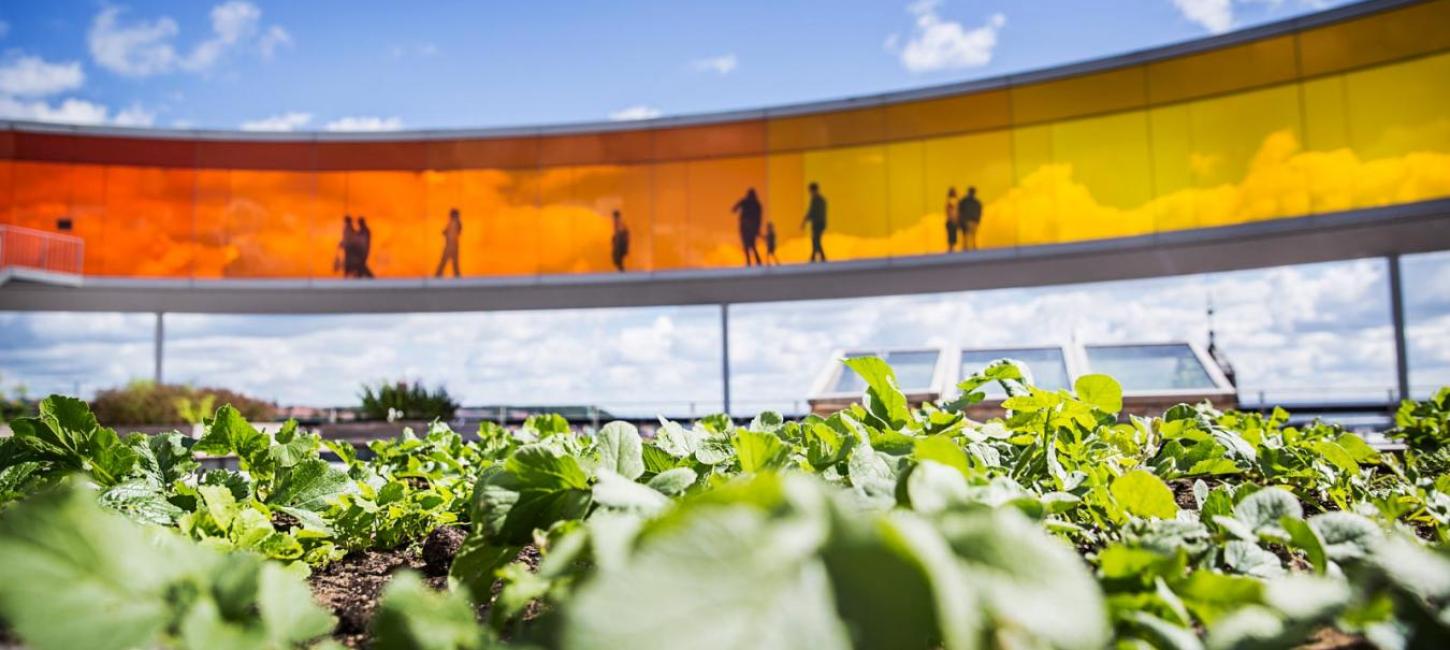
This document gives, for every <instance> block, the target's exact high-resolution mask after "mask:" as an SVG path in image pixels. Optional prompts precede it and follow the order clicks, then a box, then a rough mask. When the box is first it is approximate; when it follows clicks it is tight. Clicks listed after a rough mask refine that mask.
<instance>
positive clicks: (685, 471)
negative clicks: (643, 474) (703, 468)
mask: <svg viewBox="0 0 1450 650" xmlns="http://www.w3.org/2000/svg"><path fill="white" fill-rule="evenodd" d="M698 478H699V476H698V475H697V474H695V470H693V469H690V468H688V467H676V468H674V469H671V470H666V471H664V472H660V473H659V474H656V475H655V476H654V478H651V479H650V480H649V482H647V483H646V485H648V486H650V487H652V488H654V489H656V490H659V491H660V492H661V493H663V494H667V495H669V496H676V495H679V494H683V493H684V492H685V490H687V489H689V488H690V486H691V485H694V484H695V481H696V479H698Z"/></svg>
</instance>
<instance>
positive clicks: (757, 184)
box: [685, 156, 789, 268]
mask: <svg viewBox="0 0 1450 650" xmlns="http://www.w3.org/2000/svg"><path fill="white" fill-rule="evenodd" d="M687 177H688V180H689V185H688V188H687V196H688V199H687V201H688V205H687V208H688V210H689V227H688V229H687V230H686V232H687V233H688V236H687V239H686V241H685V246H686V248H687V249H688V250H689V251H690V253H689V255H690V258H691V261H692V266H700V267H707V268H709V267H729V266H738V265H743V264H744V263H745V253H744V248H743V245H742V236H741V224H740V216H739V214H738V213H737V212H735V211H734V210H733V207H734V206H735V204H736V203H737V202H739V201H740V200H741V199H742V198H744V196H745V193H746V191H747V190H749V189H752V188H753V189H754V190H755V193H756V196H757V197H758V199H759V201H760V203H761V205H762V207H765V206H768V205H769V204H770V203H769V200H770V197H769V195H768V194H766V168H765V158H764V157H761V156H751V157H746V158H717V159H714V160H700V161H695V162H691V163H689V164H688V170H687ZM762 212H763V221H762V223H761V224H760V230H759V231H758V232H759V233H761V234H763V233H764V231H765V222H768V221H771V220H775V222H776V224H775V227H776V228H777V229H780V228H781V227H782V226H783V225H784V223H785V222H784V221H782V220H783V219H788V218H789V216H788V215H778V214H776V215H773V214H771V213H769V212H764V210H762ZM756 251H757V252H759V253H761V254H762V255H764V252H765V242H764V240H757V241H756ZM782 257H784V256H782ZM762 261H763V260H762Z"/></svg>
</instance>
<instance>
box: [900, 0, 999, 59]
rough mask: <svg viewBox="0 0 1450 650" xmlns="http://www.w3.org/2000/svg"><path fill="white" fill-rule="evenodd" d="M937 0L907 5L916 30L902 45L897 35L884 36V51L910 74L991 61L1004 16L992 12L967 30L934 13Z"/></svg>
mask: <svg viewBox="0 0 1450 650" xmlns="http://www.w3.org/2000/svg"><path fill="white" fill-rule="evenodd" d="M940 6H941V0H917V1H916V2H913V3H912V4H911V5H909V6H908V7H907V11H908V12H910V13H911V14H912V15H914V16H916V29H915V30H914V31H913V32H912V33H911V35H910V37H909V38H908V39H907V41H906V43H905V45H902V44H901V36H900V35H899V34H891V35H890V36H888V37H887V39H886V46H885V47H886V51H887V52H890V53H892V54H895V55H896V56H897V57H898V58H899V59H900V60H901V65H902V66H904V67H905V68H906V69H907V70H908V71H910V72H912V73H922V72H932V71H935V70H949V69H958V68H975V67H980V66H984V65H987V64H988V63H991V61H992V51H993V50H994V49H996V47H997V33H998V32H1000V31H1001V30H1002V28H1003V27H1004V26H1005V25H1006V24H1007V17H1006V16H1005V15H1003V14H1002V13H1000V12H999V13H994V14H992V15H991V16H990V17H988V18H987V21H986V22H985V23H983V24H982V25H980V26H978V27H975V28H972V29H967V28H965V27H963V26H962V24H961V23H959V22H956V21H951V20H946V19H944V18H942V17H941V15H940V14H939V13H937V9H938V8H940Z"/></svg>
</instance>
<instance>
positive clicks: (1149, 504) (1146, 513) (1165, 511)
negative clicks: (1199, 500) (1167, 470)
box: [1110, 469, 1178, 519]
mask: <svg viewBox="0 0 1450 650" xmlns="http://www.w3.org/2000/svg"><path fill="white" fill-rule="evenodd" d="M1110 490H1111V492H1112V493H1113V498H1114V499H1116V500H1117V501H1118V505H1120V506H1122V507H1123V509H1124V510H1127V511H1128V512H1129V513H1132V514H1133V515H1136V516H1139V517H1158V518H1161V519H1172V518H1173V517H1176V516H1177V515H1178V504H1177V503H1176V502H1175V501H1174V500H1173V490H1172V489H1171V488H1169V487H1168V484H1166V483H1164V482H1163V479H1160V478H1158V477H1157V476H1154V475H1153V474H1152V473H1151V472H1148V471H1145V470H1141V469H1135V470H1133V471H1131V472H1128V473H1126V474H1123V475H1122V476H1119V477H1118V478H1116V479H1113V483H1112V487H1111V488H1110Z"/></svg>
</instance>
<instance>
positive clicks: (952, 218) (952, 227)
mask: <svg viewBox="0 0 1450 650" xmlns="http://www.w3.org/2000/svg"><path fill="white" fill-rule="evenodd" d="M946 213H947V252H948V253H950V252H952V251H954V250H956V249H957V229H958V227H959V226H960V224H958V223H957V188H955V187H948V188H947V208H946Z"/></svg>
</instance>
